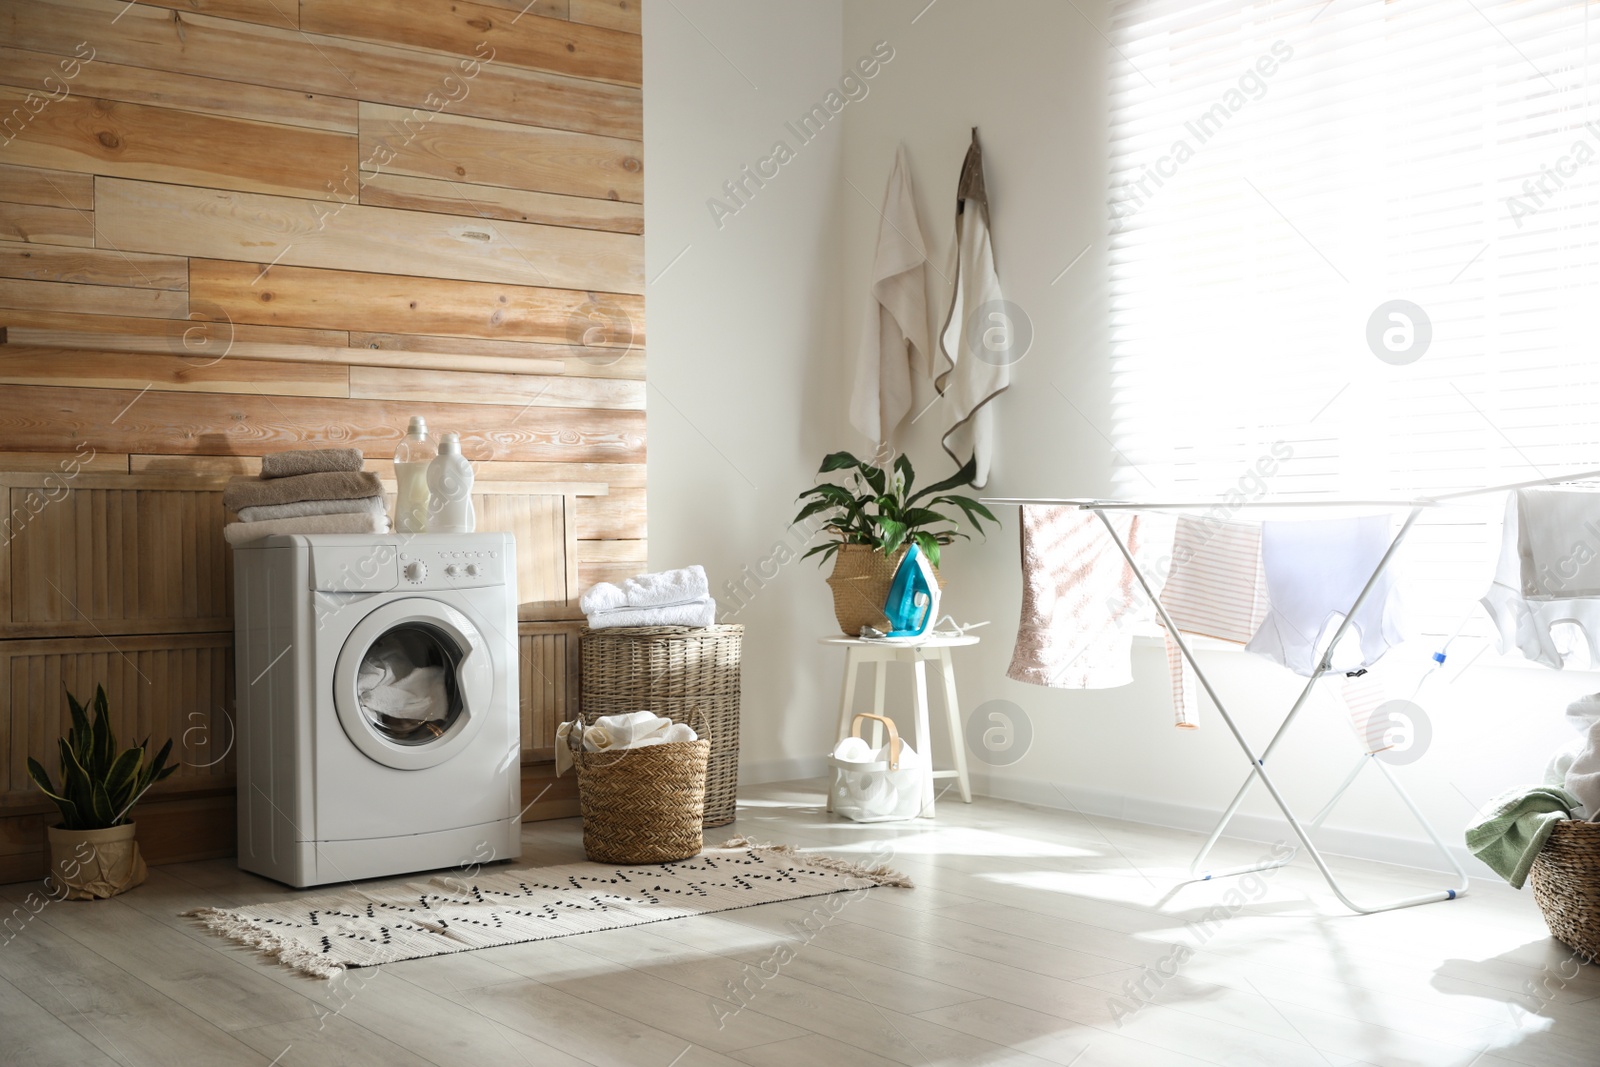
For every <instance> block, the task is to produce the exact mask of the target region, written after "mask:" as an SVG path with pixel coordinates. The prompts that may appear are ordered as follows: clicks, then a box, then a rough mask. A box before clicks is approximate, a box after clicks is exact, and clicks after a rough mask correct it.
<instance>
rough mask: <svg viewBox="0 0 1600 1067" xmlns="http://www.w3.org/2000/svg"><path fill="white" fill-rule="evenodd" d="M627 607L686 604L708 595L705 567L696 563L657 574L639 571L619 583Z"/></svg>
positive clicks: (709, 587) (709, 591) (708, 587)
mask: <svg viewBox="0 0 1600 1067" xmlns="http://www.w3.org/2000/svg"><path fill="white" fill-rule="evenodd" d="M622 592H623V595H624V596H626V597H627V600H628V607H630V608H655V607H665V606H666V605H668V604H687V603H689V602H690V601H694V600H700V599H702V598H704V597H707V596H710V595H711V583H709V582H708V581H706V569H705V568H704V567H702V566H700V564H698V563H695V564H692V565H691V566H688V567H679V568H678V569H677V570H671V571H661V572H660V573H659V574H639V575H635V576H634V577H632V578H629V579H628V580H627V581H625V582H623V583H622Z"/></svg>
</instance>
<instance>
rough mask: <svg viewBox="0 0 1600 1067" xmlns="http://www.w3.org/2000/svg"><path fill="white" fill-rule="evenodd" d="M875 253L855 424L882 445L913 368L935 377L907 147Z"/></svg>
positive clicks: (899, 414) (899, 155)
mask: <svg viewBox="0 0 1600 1067" xmlns="http://www.w3.org/2000/svg"><path fill="white" fill-rule="evenodd" d="M880 214H881V216H882V220H883V221H882V222H881V223H880V224H879V226H878V251H877V256H876V258H875V259H874V260H873V264H872V305H871V307H870V308H869V309H868V311H867V323H866V328H865V330H864V331H863V333H862V338H861V350H860V355H859V356H858V358H857V363H856V378H855V384H854V386H853V387H852V389H851V392H850V425H852V426H854V427H855V428H856V429H858V430H860V431H861V432H862V433H863V434H865V435H866V436H867V437H869V438H871V439H872V442H873V444H875V445H878V446H880V447H881V446H883V445H885V444H887V443H888V442H889V439H890V438H891V437H892V436H893V434H894V431H895V428H896V427H897V426H899V425H900V423H901V422H902V421H903V420H904V419H905V417H906V414H907V413H908V412H909V411H910V410H911V400H912V381H911V372H912V370H913V369H915V370H916V372H917V373H918V374H921V375H922V376H923V377H925V378H932V377H933V358H932V349H931V347H930V346H929V343H928V290H927V277H926V270H925V266H926V264H927V254H926V252H925V251H924V249H926V247H927V243H926V242H925V241H924V240H923V239H922V224H921V223H920V222H918V221H917V206H916V201H915V199H914V198H913V196H912V193H911V168H910V167H909V166H908V165H907V163H906V151H905V147H904V146H903V145H902V146H900V147H898V148H896V149H895V153H894V169H892V170H891V171H890V172H889V185H888V188H887V189H886V190H885V191H884V194H883V210H882V212H881V213H880Z"/></svg>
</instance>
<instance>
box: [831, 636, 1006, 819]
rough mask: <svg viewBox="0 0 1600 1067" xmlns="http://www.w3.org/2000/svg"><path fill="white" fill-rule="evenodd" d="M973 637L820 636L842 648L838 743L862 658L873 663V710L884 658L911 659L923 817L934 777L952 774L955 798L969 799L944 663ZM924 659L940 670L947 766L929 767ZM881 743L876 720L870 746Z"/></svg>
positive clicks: (951, 669)
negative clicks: (911, 640) (950, 764)
mask: <svg viewBox="0 0 1600 1067" xmlns="http://www.w3.org/2000/svg"><path fill="white" fill-rule="evenodd" d="M977 643H978V638H976V637H971V636H968V635H966V634H963V635H961V636H960V637H929V638H927V639H925V640H923V641H920V642H918V643H916V644H903V643H899V642H894V641H871V640H864V639H862V638H859V637H844V636H842V635H841V636H839V637H824V638H823V639H822V641H821V644H824V645H843V646H844V647H845V666H844V691H843V692H842V693H841V694H840V697H839V729H838V732H837V735H836V736H835V738H834V744H838V743H839V742H840V741H842V740H844V738H845V737H847V736H849V733H850V720H851V718H852V717H853V716H854V714H855V709H854V706H855V695H856V674H857V671H858V670H859V668H860V666H861V665H862V664H863V663H866V664H870V665H872V666H873V667H874V671H873V684H872V711H873V714H875V715H882V714H883V713H884V712H883V688H884V682H885V681H886V678H885V668H884V665H885V664H887V663H893V662H897V661H898V662H901V663H909V664H911V669H912V673H913V674H914V676H915V678H916V701H915V703H916V708H915V710H916V715H917V722H916V738H917V743H916V749H917V754H918V755H920V756H921V757H922V766H923V779H922V812H921V814H922V815H924V816H927V817H928V818H932V817H933V795H934V794H933V782H934V779H936V778H954V779H955V780H956V784H957V785H958V786H959V787H960V788H961V799H962V801H963V802H964V803H967V804H971V803H972V783H971V782H970V781H969V780H968V779H967V750H966V746H965V744H964V742H963V738H962V735H961V715H960V712H959V710H958V707H957V704H956V669H955V666H954V665H953V664H952V663H951V662H950V650H951V649H952V648H959V647H961V646H963V645H975V644H977ZM929 660H934V661H936V662H937V663H938V664H939V666H940V668H941V671H942V673H943V675H944V711H945V723H946V726H947V727H948V728H949V731H950V749H951V751H952V752H954V753H955V761H956V765H955V768H954V769H953V770H945V771H936V770H934V769H933V739H932V733H931V731H930V729H929V727H928V676H927V670H926V667H925V664H927V662H928V661H929ZM882 744H883V727H882V725H881V724H879V723H873V724H872V747H873V748H878V747H880V746H882ZM828 810H829V811H832V810H833V790H832V788H830V789H829V790H828Z"/></svg>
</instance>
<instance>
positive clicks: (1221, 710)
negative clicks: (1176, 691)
mask: <svg viewBox="0 0 1600 1067" xmlns="http://www.w3.org/2000/svg"><path fill="white" fill-rule="evenodd" d="M1089 510H1092V511H1093V512H1094V513H1095V514H1096V515H1098V516H1099V517H1100V521H1101V523H1102V524H1103V525H1104V526H1105V528H1106V532H1108V533H1109V534H1110V535H1111V540H1112V541H1113V542H1114V543H1115V544H1116V546H1117V550H1118V551H1119V552H1121V553H1122V558H1123V559H1125V560H1126V561H1127V563H1128V566H1129V568H1131V569H1132V571H1133V575H1134V577H1135V578H1136V579H1138V582H1139V585H1140V587H1141V588H1142V589H1143V590H1144V591H1145V595H1146V596H1148V597H1149V598H1150V602H1151V603H1152V604H1153V605H1155V609H1156V614H1157V615H1159V616H1160V617H1161V623H1162V625H1163V626H1165V627H1166V628H1167V633H1168V634H1169V635H1170V636H1171V638H1172V640H1173V642H1174V643H1175V644H1177V646H1178V650H1179V651H1180V652H1181V653H1182V654H1183V658H1184V659H1185V660H1186V661H1187V662H1188V664H1189V666H1190V667H1191V668H1192V669H1193V670H1194V674H1195V677H1196V678H1198V679H1199V681H1200V685H1201V687H1202V688H1203V689H1205V691H1206V695H1207V696H1209V697H1210V698H1211V702H1212V703H1213V704H1215V705H1216V706H1217V713H1218V714H1219V715H1221V716H1222V721H1223V722H1224V723H1226V724H1227V727H1228V731H1229V732H1230V733H1231V734H1233V738H1234V740H1235V741H1237V742H1238V743H1239V748H1240V750H1241V751H1242V752H1244V754H1245V756H1246V758H1248V759H1249V760H1250V774H1249V776H1248V777H1247V778H1245V780H1244V784H1243V785H1241V786H1240V787H1239V792H1238V794H1237V795H1235V796H1234V798H1233V802H1232V803H1231V804H1229V805H1228V809H1227V811H1226V812H1224V813H1223V816H1222V818H1221V820H1220V821H1218V823H1217V825H1216V828H1215V829H1213V830H1212V831H1211V836H1210V837H1208V838H1207V839H1206V843H1205V844H1204V845H1203V846H1202V847H1201V849H1200V853H1199V855H1197V856H1196V857H1195V861H1194V864H1193V865H1192V866H1191V867H1190V871H1191V873H1194V874H1196V876H1197V877H1198V878H1199V879H1201V880H1205V879H1210V878H1223V877H1228V876H1231V875H1239V874H1249V873H1251V872H1253V871H1264V870H1270V869H1272V868H1274V867H1281V866H1283V865H1285V864H1287V863H1289V862H1290V861H1291V860H1293V859H1294V854H1291V855H1290V856H1288V857H1287V858H1285V859H1282V860H1276V861H1273V862H1270V863H1254V864H1249V865H1247V866H1243V867H1230V868H1225V869H1221V870H1214V871H1209V872H1206V873H1204V874H1201V873H1200V872H1199V867H1200V865H1201V864H1202V863H1203V862H1204V861H1205V858H1206V856H1207V855H1208V854H1209V853H1210V852H1211V849H1212V847H1213V846H1215V845H1216V843H1217V840H1218V839H1219V838H1220V837H1221V836H1222V834H1223V831H1224V830H1226V829H1227V826H1228V824H1229V822H1231V821H1232V819H1233V817H1234V815H1236V814H1237V813H1238V811H1239V808H1240V807H1241V806H1242V805H1243V804H1244V799H1245V796H1246V794H1247V793H1249V791H1250V786H1251V784H1252V783H1254V782H1255V780H1256V779H1257V778H1259V779H1260V780H1261V784H1262V785H1263V786H1265V787H1266V790H1267V792H1268V793H1270V794H1271V795H1272V800H1273V803H1275V804H1277V805H1278V810H1279V811H1281V812H1282V813H1283V817H1284V818H1285V819H1287V820H1288V822H1289V826H1290V828H1291V829H1292V830H1294V834H1295V836H1296V837H1297V838H1299V839H1300V844H1301V845H1302V846H1304V848H1305V850H1306V854H1307V855H1309V856H1310V857H1311V861H1312V862H1313V863H1315V864H1316V865H1317V870H1319V871H1321V872H1322V877H1323V880H1324V881H1326V882H1327V883H1328V888H1329V889H1331V890H1333V895H1334V896H1336V897H1338V898H1339V901H1340V903H1342V904H1343V905H1344V906H1345V907H1347V908H1349V909H1350V910H1351V911H1354V912H1359V913H1361V914H1371V913H1373V912H1379V911H1393V910H1394V909H1396V908H1409V907H1413V906H1415V905H1418V904H1432V903H1434V902H1435V901H1440V900H1454V899H1455V898H1456V897H1459V896H1465V895H1466V892H1467V874H1466V872H1465V871H1464V870H1462V869H1461V865H1460V864H1459V863H1457V862H1456V859H1455V857H1454V856H1453V855H1451V854H1450V851H1449V849H1447V848H1446V847H1445V845H1444V842H1443V841H1442V840H1441V839H1440V837H1439V835H1438V833H1437V832H1436V831H1435V830H1434V828H1433V827H1432V825H1430V824H1429V823H1428V820H1427V819H1426V818H1425V817H1424V816H1423V814H1422V812H1421V810H1420V809H1418V807H1417V805H1416V802H1415V801H1413V800H1412V799H1411V796H1410V794H1408V793H1407V792H1406V791H1405V789H1404V788H1403V787H1402V786H1401V785H1400V783H1399V782H1398V781H1397V780H1396V779H1395V777H1394V775H1393V774H1392V773H1391V772H1390V771H1389V768H1388V767H1387V766H1386V765H1384V764H1383V763H1382V762H1381V761H1378V760H1371V757H1370V756H1363V757H1362V760H1363V761H1367V760H1371V761H1372V762H1375V763H1377V764H1378V766H1379V769H1380V770H1382V772H1383V775H1384V778H1385V779H1386V780H1387V781H1388V782H1389V784H1390V785H1391V786H1392V787H1393V788H1394V790H1395V792H1396V793H1398V794H1399V795H1400V799H1401V801H1402V802H1403V803H1404V804H1405V806H1406V807H1407V808H1408V809H1409V810H1410V811H1411V814H1412V815H1413V816H1415V817H1416V819H1417V821H1418V822H1419V823H1420V824H1421V825H1422V829H1423V832H1425V833H1426V834H1427V835H1428V839H1429V840H1430V841H1432V842H1433V844H1434V845H1435V846H1436V847H1437V848H1438V850H1439V853H1440V855H1442V856H1444V858H1445V861H1446V862H1447V863H1449V864H1450V866H1451V868H1452V869H1453V870H1454V871H1455V872H1456V875H1457V876H1458V878H1459V881H1458V883H1457V886H1456V888H1454V889H1436V890H1432V891H1430V892H1427V893H1421V894H1418V895H1416V896H1410V897H1400V898H1397V899H1395V900H1389V901H1383V902H1379V903H1371V904H1366V903H1357V902H1356V901H1355V900H1353V899H1352V898H1351V897H1350V895H1349V894H1348V893H1346V892H1345V891H1344V887H1343V886H1341V885H1340V884H1339V879H1338V878H1337V877H1336V876H1335V875H1334V873H1333V871H1332V870H1331V869H1330V868H1329V867H1328V864H1327V861H1326V860H1324V859H1323V857H1322V853H1321V852H1319V851H1318V850H1317V846H1316V845H1315V844H1313V843H1312V841H1311V835H1310V832H1309V831H1308V830H1307V829H1306V827H1305V826H1303V825H1301V823H1300V820H1299V819H1298V818H1296V817H1295V814H1294V811H1293V810H1292V809H1291V808H1290V807H1289V802H1288V801H1287V800H1286V799H1284V796H1283V794H1282V793H1280V792H1279V791H1278V786H1277V783H1275V782H1274V781H1273V780H1272V777H1271V775H1269V774H1268V773H1267V765H1266V764H1267V759H1268V757H1270V756H1271V755H1272V753H1273V752H1274V751H1275V750H1276V749H1277V747H1278V744H1279V742H1280V741H1282V740H1283V737H1284V735H1285V734H1286V733H1287V732H1288V730H1289V727H1290V725H1292V724H1293V722H1294V720H1295V719H1296V718H1297V717H1299V715H1300V712H1301V711H1302V710H1303V709H1304V708H1305V706H1306V703H1307V701H1308V700H1309V698H1310V696H1311V690H1312V689H1313V687H1315V685H1316V684H1317V681H1318V679H1320V678H1321V677H1322V676H1323V675H1324V674H1326V673H1328V671H1329V669H1330V667H1331V661H1332V658H1333V652H1334V649H1336V648H1337V647H1338V645H1339V642H1340V640H1341V639H1343V637H1344V635H1345V633H1346V632H1347V631H1348V630H1349V628H1350V625H1351V621H1352V620H1353V619H1354V618H1355V616H1356V614H1357V613H1358V612H1359V611H1360V610H1361V607H1362V605H1364V604H1365V603H1366V601H1367V598H1368V596H1370V595H1371V593H1372V590H1373V589H1374V588H1375V587H1376V586H1377V584H1378V580H1379V578H1381V577H1382V575H1383V572H1384V571H1385V570H1386V569H1387V568H1388V566H1389V562H1390V561H1391V560H1392V559H1393V558H1394V555H1395V553H1396V552H1397V551H1398V550H1399V548H1400V545H1401V542H1403V541H1404V540H1405V539H1406V536H1407V535H1408V534H1409V533H1410V532H1411V528H1412V526H1413V525H1415V524H1416V521H1417V517H1418V516H1419V515H1421V514H1422V508H1421V507H1413V508H1412V509H1411V513H1410V514H1409V515H1407V516H1406V520H1405V522H1404V523H1403V524H1402V525H1401V527H1400V530H1399V532H1398V533H1396V534H1395V537H1394V540H1393V541H1391V542H1390V544H1389V548H1388V550H1387V551H1385V552H1384V554H1383V558H1382V559H1380V560H1379V561H1378V565H1377V567H1376V568H1374V569H1373V572H1372V576H1371V577H1370V578H1368V579H1367V583H1366V585H1364V586H1363V587H1362V589H1361V593H1360V595H1359V596H1357V597H1356V600H1355V603H1354V604H1352V605H1351V606H1350V611H1349V612H1348V613H1347V614H1346V615H1345V617H1344V618H1343V619H1342V620H1341V621H1340V623H1339V626H1338V627H1337V628H1336V629H1335V630H1334V634H1333V639H1332V640H1331V641H1329V643H1328V647H1327V650H1326V651H1325V652H1324V653H1323V655H1322V659H1321V660H1319V661H1318V663H1317V667H1316V670H1314V671H1313V672H1312V673H1311V677H1310V678H1308V679H1306V684H1305V687H1304V688H1303V689H1302V690H1301V691H1300V696H1299V698H1298V699H1297V700H1296V701H1295V702H1294V705H1293V706H1292V707H1291V708H1290V709H1289V713H1288V715H1286V716H1284V720H1283V722H1282V723H1281V724H1279V726H1278V729H1277V732H1276V733H1274V734H1273V735H1272V740H1271V741H1269V742H1268V743H1267V747H1266V748H1265V749H1264V750H1263V751H1262V753H1261V755H1259V756H1257V755H1256V754H1255V752H1254V751H1252V749H1251V748H1250V743H1249V742H1248V741H1246V740H1245V737H1244V734H1243V733H1242V732H1241V731H1240V730H1239V727H1238V724H1237V723H1235V722H1234V721H1233V716H1232V715H1231V714H1229V713H1228V707H1227V705H1226V704H1225V703H1223V701H1222V699H1221V697H1219V696H1218V695H1217V691H1216V690H1215V689H1214V688H1212V685H1211V680H1210V679H1209V678H1207V677H1206V674H1205V671H1203V670H1202V669H1201V668H1200V664H1199V663H1198V662H1196V660H1195V657H1194V653H1193V651H1192V650H1191V649H1190V648H1189V643H1188V642H1187V641H1185V640H1184V639H1183V634H1182V633H1181V632H1180V631H1179V630H1178V627H1177V626H1176V625H1175V624H1174V623H1173V621H1172V617H1171V616H1169V615H1168V614H1167V609H1166V608H1165V607H1163V606H1162V604H1161V598H1160V597H1159V596H1157V595H1156V591H1155V589H1154V588H1152V587H1151V585H1150V580H1149V578H1148V577H1146V575H1145V573H1144V569H1143V568H1142V567H1140V566H1139V563H1138V561H1137V560H1135V559H1134V558H1133V553H1132V552H1131V551H1129V549H1128V546H1127V543H1126V542H1125V541H1124V540H1123V538H1122V535H1121V534H1120V533H1118V532H1117V528H1116V525H1115V524H1114V523H1113V522H1112V521H1111V519H1110V517H1109V516H1108V515H1107V514H1106V511H1105V510H1104V509H1101V508H1094V507H1090V508H1089ZM1362 766H1363V763H1357V764H1356V766H1355V768H1354V769H1353V770H1352V771H1351V772H1350V774H1349V775H1348V776H1347V777H1346V778H1345V781H1344V784H1343V785H1341V786H1340V787H1339V789H1338V791H1337V792H1336V793H1335V794H1334V795H1333V797H1332V798H1331V799H1330V800H1329V801H1328V802H1327V804H1325V805H1324V806H1323V808H1322V810H1321V811H1320V812H1318V813H1317V816H1316V818H1314V819H1313V820H1312V822H1311V825H1312V827H1313V828H1316V827H1320V826H1321V825H1322V821H1323V820H1324V819H1326V818H1327V816H1328V813H1329V812H1330V811H1332V810H1333V806H1334V804H1335V803H1336V802H1337V801H1338V799H1339V798H1340V797H1341V796H1342V795H1343V794H1344V792H1345V791H1346V790H1347V789H1349V788H1350V786H1351V785H1352V784H1353V783H1354V782H1355V779H1356V776H1357V775H1358V774H1359V773H1360V771H1361V767H1362ZM1296 852H1297V853H1298V850H1296Z"/></svg>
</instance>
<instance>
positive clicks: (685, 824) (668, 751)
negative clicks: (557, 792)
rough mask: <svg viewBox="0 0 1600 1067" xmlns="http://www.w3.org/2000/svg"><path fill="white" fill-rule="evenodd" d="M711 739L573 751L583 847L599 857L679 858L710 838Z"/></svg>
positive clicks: (652, 860) (646, 860)
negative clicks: (703, 829) (705, 821)
mask: <svg viewBox="0 0 1600 1067" xmlns="http://www.w3.org/2000/svg"><path fill="white" fill-rule="evenodd" d="M710 754H711V742H709V741H680V742H676V743H674V744H667V745H650V746H648V747H646V748H624V749H619V750H617V751H614V752H584V751H581V750H580V751H578V752H575V753H574V754H573V762H574V763H576V764H577V767H578V807H579V808H580V809H581V810H582V812H583V852H584V855H586V856H588V857H589V858H590V859H591V860H593V861H594V862H596V863H626V864H638V863H671V862H672V861H674V860H684V859H688V858H689V857H690V856H698V855H699V854H700V849H701V847H702V845H703V841H702V838H701V834H700V821H701V819H702V818H704V816H705V802H706V757H707V756H709V755H710Z"/></svg>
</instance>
